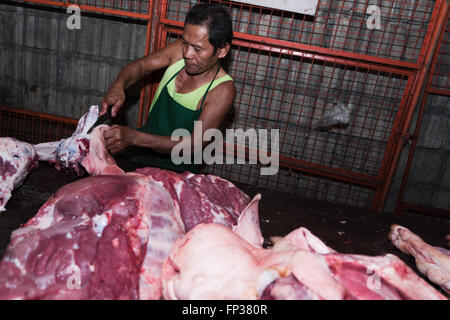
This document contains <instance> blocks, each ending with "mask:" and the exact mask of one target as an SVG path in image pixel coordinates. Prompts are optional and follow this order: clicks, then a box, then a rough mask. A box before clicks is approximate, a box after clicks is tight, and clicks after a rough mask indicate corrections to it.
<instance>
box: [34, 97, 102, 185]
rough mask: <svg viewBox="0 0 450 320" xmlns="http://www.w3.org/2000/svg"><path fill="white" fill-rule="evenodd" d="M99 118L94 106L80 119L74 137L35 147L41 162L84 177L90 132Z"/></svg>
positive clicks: (96, 108)
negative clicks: (84, 161)
mask: <svg viewBox="0 0 450 320" xmlns="http://www.w3.org/2000/svg"><path fill="white" fill-rule="evenodd" d="M98 116H99V110H98V106H95V105H93V106H91V107H90V108H89V111H88V112H86V113H85V114H84V115H83V116H82V117H81V118H80V120H79V121H78V125H77V128H76V130H75V132H74V133H73V134H72V136H70V137H69V138H67V139H62V140H59V141H52V142H45V143H40V144H37V145H35V148H36V151H37V154H38V156H39V160H41V161H48V162H51V163H54V164H55V168H57V169H58V170H60V169H62V168H66V169H68V170H69V171H71V172H74V173H75V174H77V175H78V176H80V177H81V176H83V175H84V171H83V167H82V166H81V165H80V164H81V163H82V161H83V160H84V158H85V157H86V156H87V155H88V153H89V145H90V139H91V134H89V133H88V131H89V129H90V128H91V127H92V126H93V125H94V123H95V122H96V121H97V119H98Z"/></svg>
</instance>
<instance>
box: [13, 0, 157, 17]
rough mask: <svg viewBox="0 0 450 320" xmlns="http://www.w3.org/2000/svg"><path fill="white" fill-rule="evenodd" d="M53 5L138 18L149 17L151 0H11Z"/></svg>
mask: <svg viewBox="0 0 450 320" xmlns="http://www.w3.org/2000/svg"><path fill="white" fill-rule="evenodd" d="M12 1H13V2H28V3H37V4H41V5H48V6H53V7H68V6H71V5H77V6H79V7H80V8H81V9H82V10H83V11H91V12H97V13H103V14H111V15H118V16H125V17H131V18H138V19H145V20H147V19H149V18H150V16H151V14H150V9H151V6H152V3H153V1H152V0H61V1H56V0H12Z"/></svg>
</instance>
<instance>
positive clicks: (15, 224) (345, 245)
mask: <svg viewBox="0 0 450 320" xmlns="http://www.w3.org/2000/svg"><path fill="white" fill-rule="evenodd" d="M119 165H120V166H121V167H122V168H123V169H124V170H125V171H131V170H133V169H135V168H136V165H135V164H133V163H127V162H119ZM77 179H79V178H78V177H75V176H73V175H71V174H69V173H66V172H62V171H57V170H56V169H54V168H53V167H51V166H50V165H49V164H47V163H43V162H41V163H40V164H39V166H38V167H37V168H35V169H33V170H32V171H31V172H30V173H29V175H28V176H27V178H26V179H25V181H24V183H23V184H22V185H21V186H20V187H19V188H17V189H16V190H15V191H14V192H13V196H12V198H11V199H10V201H9V202H8V204H7V206H6V211H5V212H3V213H0V257H3V255H4V253H5V251H6V247H7V245H8V243H9V241H10V236H11V232H12V231H13V230H15V229H17V228H19V227H20V225H21V224H24V223H25V222H27V221H28V220H29V219H30V218H31V217H33V216H34V215H35V214H36V213H37V211H38V210H39V208H40V207H41V206H42V205H43V204H44V203H45V202H46V201H47V200H48V199H49V197H50V196H51V195H52V194H54V193H55V192H56V191H57V190H58V189H59V188H60V187H62V186H64V185H66V184H68V183H70V182H72V181H75V180H77ZM236 185H237V186H238V187H239V188H241V189H242V190H243V191H244V192H246V193H247V194H248V195H249V196H250V197H253V196H254V195H256V194H258V193H260V194H261V195H262V198H261V201H260V204H259V216H260V226H261V230H262V233H263V236H264V237H265V239H266V241H265V245H270V240H269V238H270V237H272V236H284V235H286V234H288V233H289V232H290V231H292V230H294V229H296V228H298V227H301V226H302V227H305V228H307V229H309V230H310V231H311V232H312V233H313V234H314V235H316V236H317V237H319V238H320V239H321V240H322V241H323V242H325V244H326V245H328V246H329V247H331V248H333V249H335V250H336V251H338V252H340V253H352V254H364V255H383V254H386V253H391V254H394V255H397V256H398V257H399V258H400V259H402V260H403V261H404V262H405V263H406V264H407V265H408V266H410V267H411V268H412V269H413V270H414V271H415V272H417V273H418V274H419V272H418V270H417V268H416V265H415V262H414V259H413V258H412V257H411V256H407V255H405V254H403V253H402V252H400V250H398V249H397V248H396V247H394V246H393V245H392V244H391V243H390V241H389V239H388V233H389V229H390V226H391V224H392V223H397V224H400V225H402V226H405V227H407V228H409V229H410V230H411V231H413V232H414V233H416V234H417V235H419V236H420V237H422V239H423V240H424V241H425V242H427V243H429V244H431V245H434V246H440V247H444V248H448V246H447V243H446V240H445V236H446V235H447V234H449V233H450V220H449V219H445V218H435V217H430V216H425V215H418V214H413V213H406V214H405V215H403V216H396V215H394V214H391V213H379V212H374V211H371V210H369V209H361V208H353V207H347V206H343V205H335V204H330V203H328V202H324V201H318V200H312V199H306V198H302V197H299V196H295V195H291V194H286V193H281V192H276V191H272V190H270V191H269V190H264V189H259V188H256V187H252V186H245V185H241V184H236ZM423 278H424V279H425V280H426V281H428V280H427V279H426V278H425V277H423ZM428 283H430V284H431V285H433V286H434V287H435V288H436V289H438V290H439V291H440V292H442V293H443V291H442V290H441V289H440V288H439V287H438V286H436V285H434V284H433V283H431V282H429V281H428Z"/></svg>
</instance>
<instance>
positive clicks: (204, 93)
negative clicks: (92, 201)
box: [101, 4, 236, 172]
mask: <svg viewBox="0 0 450 320" xmlns="http://www.w3.org/2000/svg"><path fill="white" fill-rule="evenodd" d="M232 38H233V31H232V23H231V18H230V16H229V14H228V13H227V12H226V10H225V9H223V8H221V7H219V6H217V5H211V4H198V5H196V6H194V7H192V8H191V10H189V12H188V14H187V16H186V20H185V26H184V32H183V35H182V37H181V39H180V40H177V41H175V42H173V43H171V44H170V45H168V46H167V47H165V48H163V49H161V50H159V51H157V52H154V53H152V54H149V55H148V56H146V57H143V58H141V59H138V60H136V61H134V62H132V63H130V64H128V65H127V66H126V67H125V68H123V69H122V70H121V71H120V73H119V75H118V76H117V79H116V80H115V81H114V82H113V83H112V84H111V85H110V87H109V90H108V92H107V94H106V96H105V97H104V100H103V104H102V111H101V113H104V112H106V109H107V108H109V107H111V108H112V115H113V116H116V114H117V112H118V110H119V108H120V107H121V106H122V105H123V103H124V101H125V91H124V90H125V89H126V88H128V87H129V86H130V85H132V84H134V83H136V82H137V81H138V80H139V79H141V78H142V77H143V76H145V75H148V74H150V73H151V72H154V71H156V70H159V69H162V68H167V69H166V72H165V74H164V76H163V78H162V80H161V82H160V85H159V87H158V89H157V92H156V95H155V97H154V99H153V101H152V104H151V108H150V112H149V115H148V119H147V122H146V123H145V125H144V126H142V127H141V128H138V129H137V130H133V129H132V128H130V127H126V126H118V125H113V126H111V128H110V129H108V130H107V131H106V132H105V140H106V147H107V149H108V150H109V151H110V152H111V153H112V154H116V153H118V152H120V151H122V150H125V149H128V150H129V149H134V152H133V153H132V156H131V157H130V159H131V160H134V161H137V162H142V163H145V164H146V165H148V166H154V167H161V168H165V169H170V170H174V171H192V172H198V169H199V168H198V166H195V165H189V164H188V165H183V164H181V165H176V164H174V163H173V162H172V160H171V157H170V154H171V151H172V148H173V147H174V146H175V145H177V144H178V143H179V141H172V140H171V134H172V132H173V131H174V130H176V129H180V128H183V129H187V130H188V131H189V132H191V133H192V132H193V128H194V121H201V124H202V131H206V130H208V129H211V128H218V127H219V126H220V124H221V123H222V122H223V120H224V119H225V116H226V114H227V113H228V112H229V111H230V109H231V108H232V105H233V102H234V98H235V95H236V89H235V86H234V82H233V79H232V78H231V77H230V76H229V75H228V74H227V73H226V71H225V70H224V69H223V68H222V67H221V63H220V62H221V60H222V59H223V58H225V57H226V56H227V54H228V52H229V51H230V45H231V41H232ZM197 138H198V137H197ZM193 139H194V137H193V135H191V140H192V145H194V143H193Z"/></svg>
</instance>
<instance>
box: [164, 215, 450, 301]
mask: <svg viewBox="0 0 450 320" xmlns="http://www.w3.org/2000/svg"><path fill="white" fill-rule="evenodd" d="M162 283H163V295H164V297H165V298H166V299H236V300H241V299H302V300H303V299H333V300H339V299H446V298H445V297H444V296H443V295H442V294H440V293H439V292H438V291H437V290H435V289H434V288H433V287H431V286H430V285H429V284H428V283H426V282H425V280H423V279H421V278H420V277H419V276H417V275H416V274H415V273H414V272H413V271H412V270H411V269H410V268H409V267H408V266H407V265H406V264H405V263H403V262H402V261H401V260H400V259H398V258H397V257H396V256H393V255H390V254H387V255H385V256H379V257H369V256H362V255H351V254H340V253H336V252H334V250H332V249H330V248H328V247H327V246H326V245H325V244H324V243H322V242H321V241H320V240H319V239H318V238H316V237H315V236H314V235H312V234H311V233H310V232H309V231H308V230H307V229H305V228H298V229H296V230H295V231H293V232H292V233H290V234H289V235H288V236H287V237H285V238H284V239H283V240H282V241H280V242H278V243H277V244H276V245H275V246H274V247H273V248H271V249H263V248H261V247H259V246H255V245H252V244H250V243H249V242H247V241H246V240H244V239H243V238H242V237H240V236H239V235H237V234H236V233H234V232H232V231H231V230H230V229H228V228H225V227H223V226H221V225H218V224H200V225H198V226H196V227H195V228H193V229H192V230H191V231H190V232H188V233H187V234H186V235H185V236H184V237H182V238H181V239H179V240H177V241H176V242H175V244H174V246H173V248H172V250H171V252H170V254H169V257H168V258H167V259H166V261H165V262H164V264H163V270H162Z"/></svg>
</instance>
